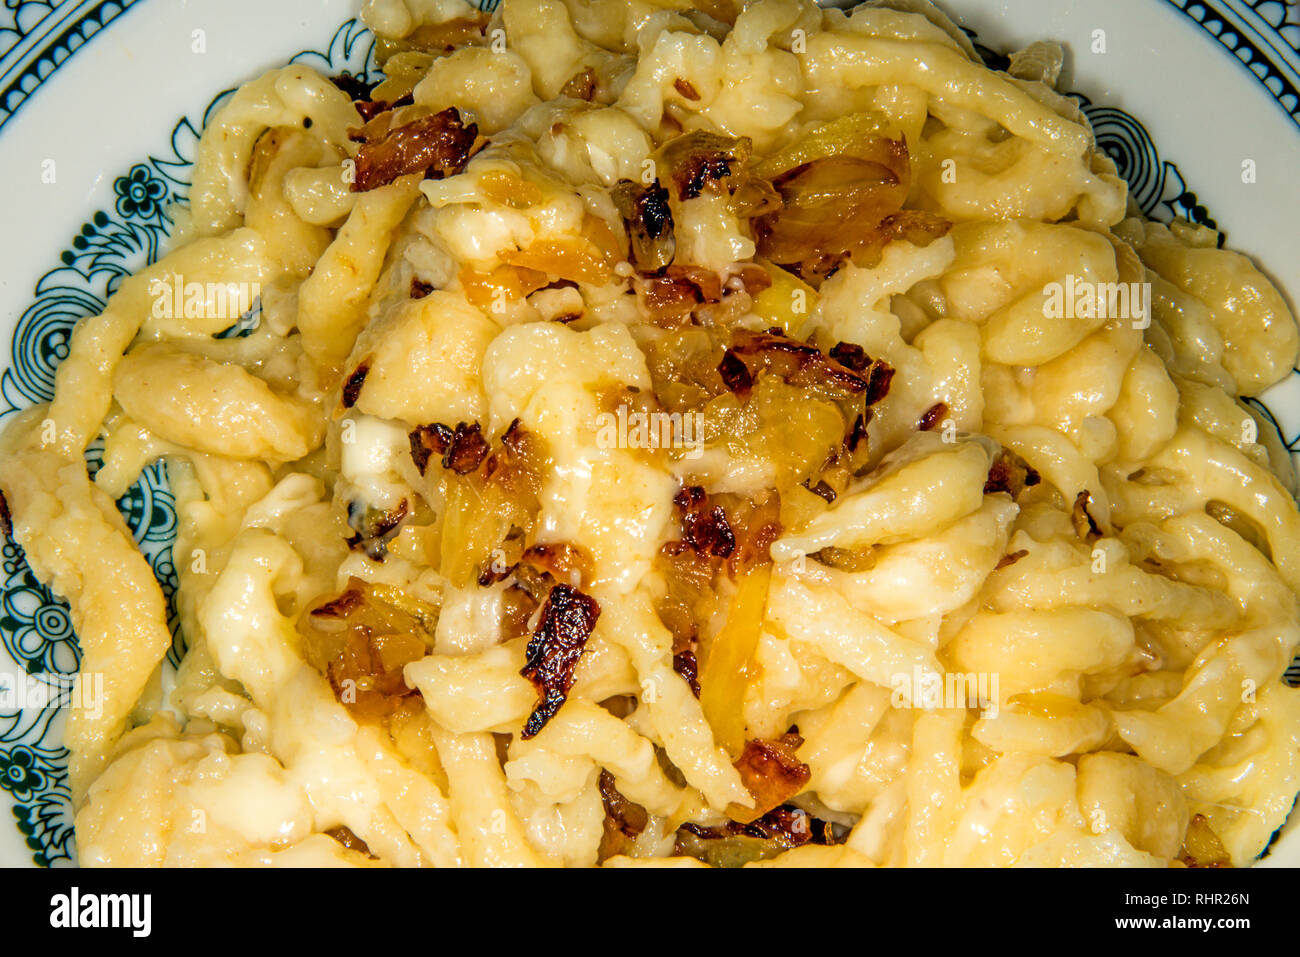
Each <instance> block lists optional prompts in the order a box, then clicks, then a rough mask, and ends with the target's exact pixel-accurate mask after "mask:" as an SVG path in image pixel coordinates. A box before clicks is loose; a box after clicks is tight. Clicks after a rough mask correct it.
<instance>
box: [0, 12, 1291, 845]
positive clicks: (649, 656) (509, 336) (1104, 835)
mask: <svg viewBox="0 0 1300 957" xmlns="http://www.w3.org/2000/svg"><path fill="white" fill-rule="evenodd" d="M365 15H366V17H367V20H368V22H369V23H370V25H371V26H372V28H373V29H374V31H375V33H376V34H377V38H378V39H377V52H378V56H379V60H380V64H381V66H382V68H383V74H384V76H383V79H382V81H381V82H378V83H377V84H372V83H371V82H368V81H367V80H366V79H365V78H357V77H351V76H340V77H326V76H322V75H319V74H317V73H315V72H313V71H312V70H311V69H310V68H308V67H307V66H304V65H301V64H295V65H292V66H289V67H286V68H284V69H280V70H276V71H272V72H271V73H269V74H267V75H265V76H263V77H262V78H260V79H257V80H255V81H253V82H251V83H249V84H248V85H246V86H244V87H243V88H241V89H240V90H238V91H237V92H235V93H234V94H233V95H232V96H231V97H230V98H229V99H228V100H227V101H226V102H225V104H224V105H223V106H222V107H221V109H219V110H218V111H217V112H216V113H215V114H214V115H213V116H212V118H211V121H210V123H209V125H208V127H207V129H206V130H205V131H204V134H203V138H202V141H201V144H200V147H199V152H198V160H197V164H196V167H195V172H194V183H193V188H192V191H191V193H190V201H189V206H188V208H187V209H186V210H183V211H178V234H177V236H176V237H175V241H174V244H173V249H172V251H171V252H170V253H169V254H168V255H167V256H165V257H164V258H163V259H161V260H160V261H159V262H158V263H156V264H154V265H152V266H150V267H149V268H148V269H146V270H145V271H144V272H142V273H141V274H139V275H137V276H134V277H130V278H128V279H126V280H124V281H123V283H122V284H121V287H120V289H119V291H118V292H117V294H116V295H115V296H114V297H113V299H112V300H111V301H110V302H109V303H108V305H107V307H106V309H105V311H104V312H103V314H102V315H99V316H96V317H93V318H91V319H88V320H86V321H84V322H83V323H81V324H80V325H79V326H78V327H77V329H76V331H75V333H74V334H73V336H72V342H71V348H70V354H69V356H68V358H67V359H66V360H65V362H64V363H63V365H62V366H61V367H60V369H59V373H58V383H57V394H56V398H55V400H54V402H53V403H52V404H51V405H49V406H47V407H41V408H38V409H34V410H32V411H31V412H30V413H27V414H25V415H24V416H23V417H21V419H20V420H19V421H17V422H15V424H14V425H13V426H12V427H11V428H9V429H8V430H7V432H6V433H5V435H4V437H3V456H0V490H2V491H3V500H0V501H3V503H4V505H5V509H6V513H5V514H6V515H11V520H12V526H13V533H14V535H15V537H16V539H17V541H18V542H19V543H20V544H21V545H22V547H23V548H24V549H25V551H26V555H27V558H28V560H29V561H30V563H31V565H32V567H33V569H34V570H35V571H36V573H37V574H38V575H39V576H40V577H41V579H42V580H43V581H45V582H47V583H49V584H50V586H51V587H52V588H54V589H55V590H56V591H57V592H58V593H59V594H61V595H64V596H66V598H67V599H68V600H69V602H70V603H71V607H72V614H73V618H74V623H75V626H76V629H77V632H78V635H79V636H80V639H81V642H82V647H83V652H84V657H83V675H90V676H97V675H102V676H103V689H104V693H103V700H102V702H101V703H102V707H101V708H99V709H96V710H94V711H91V710H89V709H80V710H74V711H73V712H72V713H71V715H70V719H69V722H68V727H67V733H66V742H67V746H68V748H69V749H70V751H71V755H72V757H71V766H70V771H71V783H72V787H73V791H74V798H75V801H76V803H77V806H78V808H79V810H78V814H77V821H76V825H77V844H78V850H79V855H80V860H81V862H82V863H83V864H86V865H105V866H121V865H202V864H232V865H304V864H311V865H342V866H420V865H433V866H457V865H470V866H497V865H568V866H591V865H598V864H604V865H609V866H631V865H639V864H656V863H658V864H675V865H686V866H698V865H713V866H724V867H733V866H745V865H762V866H780V865H791V866H831V865H843V866H871V865H878V866H906V865H923V866H924V865H944V866H984V865H1039V866H1042V865H1124V866H1167V865H1171V864H1173V865H1186V866H1228V865H1234V866H1241V865H1246V864H1249V863H1250V862H1251V861H1252V860H1254V859H1255V858H1256V857H1257V856H1258V855H1259V854H1260V853H1261V852H1262V851H1263V850H1264V848H1265V847H1266V845H1267V844H1268V842H1269V840H1270V838H1271V836H1272V835H1273V833H1274V832H1275V831H1276V830H1277V829H1278V828H1279V827H1280V826H1281V825H1282V824H1283V822H1284V821H1285V819H1286V817H1287V815H1288V813H1289V812H1290V810H1291V806H1292V804H1293V802H1294V799H1295V796H1296V793H1297V791H1298V790H1300V691H1297V690H1294V689H1292V688H1290V687H1288V686H1287V685H1286V684H1285V683H1284V682H1283V680H1282V676H1283V672H1284V670H1285V669H1286V668H1287V666H1288V664H1289V663H1290V662H1291V660H1292V657H1293V655H1294V654H1295V652H1296V646H1297V643H1300V617H1298V614H1297V590H1298V589H1300V511H1298V510H1297V506H1296V501H1295V497H1294V496H1295V493H1296V477H1295V474H1294V472H1293V471H1292V465H1291V461H1290V458H1289V456H1288V454H1287V452H1286V449H1285V448H1284V447H1283V446H1282V444H1281V443H1280V441H1279V440H1278V438H1277V435H1276V433H1275V431H1274V430H1273V427H1272V425H1271V423H1270V422H1268V421H1267V420H1266V419H1265V418H1263V417H1262V416H1261V415H1260V413H1258V412H1257V410H1256V407H1254V406H1251V405H1249V404H1247V403H1246V402H1245V401H1243V397H1244V396H1254V395H1257V394H1258V393H1260V392H1261V391H1262V390H1264V389H1266V388H1267V387H1268V386H1270V385H1272V384H1273V383H1275V382H1277V381H1278V380H1279V379H1281V378H1282V377H1283V376H1284V375H1286V374H1287V373H1288V372H1289V370H1290V369H1291V368H1292V367H1293V365H1294V364H1295V362H1296V356H1297V345H1298V342H1300V337H1298V335H1297V328H1296V323H1295V320H1294V319H1293V317H1292V316H1291V314H1290V313H1289V312H1288V310H1287V306H1286V304H1285V302H1284V301H1283V298H1282V296H1281V295H1280V294H1279V292H1278V291H1277V289H1276V288H1275V287H1274V286H1273V285H1272V284H1271V283H1270V281H1269V280H1268V279H1267V278H1265V277H1264V276H1263V275H1262V274H1261V273H1260V272H1259V271H1258V270H1257V269H1256V268H1255V266H1254V265H1253V264H1252V263H1251V262H1250V260H1249V259H1247V258H1246V257H1245V256H1242V255H1240V254H1238V253H1234V252H1231V251H1228V250H1226V249H1223V248H1220V237H1218V236H1217V235H1216V234H1215V233H1213V232H1212V231H1210V230H1207V229H1206V228H1204V227H1199V226H1195V225H1192V224H1189V223H1186V222H1175V223H1172V224H1162V223H1156V222H1150V221H1147V220H1145V219H1143V218H1142V217H1141V216H1140V215H1139V214H1138V213H1137V212H1136V207H1135V206H1134V205H1133V204H1132V203H1131V202H1130V200H1129V198H1128V196H1127V191H1126V187H1125V185H1124V183H1123V182H1122V181H1121V180H1120V179H1119V178H1118V177H1117V176H1116V174H1115V169H1114V166H1113V164H1112V163H1111V162H1110V161H1109V160H1108V159H1107V157H1106V156H1105V154H1104V153H1102V152H1101V151H1100V150H1099V149H1098V148H1097V146H1096V145H1095V143H1094V140H1093V137H1092V134H1091V131H1090V129H1089V127H1088V125H1087V121H1086V119H1085V117H1084V116H1083V114H1082V113H1081V112H1080V111H1079V109H1078V106H1077V104H1076V103H1075V101H1074V100H1071V99H1069V98H1067V97H1065V96H1063V95H1061V94H1060V93H1058V92H1056V90H1055V89H1054V86H1053V84H1054V83H1055V80H1056V71H1057V70H1058V69H1059V66H1060V62H1061V61H1060V55H1059V51H1057V50H1056V49H1055V48H1054V47H1051V46H1049V45H1046V44H1036V45H1035V46H1034V47H1031V48H1030V49H1029V50H1027V51H1022V53H1020V54H1018V55H1016V56H1014V57H1012V60H1011V66H1010V67H1009V68H1008V69H1009V71H1010V72H995V71H994V70H992V69H990V68H988V67H987V66H986V65H985V64H984V63H983V62H982V61H981V60H980V59H979V57H978V55H977V54H976V51H975V50H974V48H973V47H972V45H971V43H970V41H969V40H968V39H967V37H966V35H965V34H963V33H962V32H961V31H960V30H958V29H957V28H956V27H955V26H954V25H953V24H952V22H951V21H950V20H948V19H947V18H946V17H945V16H944V15H943V14H942V13H941V12H940V11H938V10H937V9H936V8H934V7H932V6H931V5H930V4H929V3H927V2H924V0H910V2H906V3H903V2H898V3H885V2H872V3H865V4H862V5H860V6H859V7H856V8H855V9H854V10H853V11H851V12H847V13H846V12H843V11H839V10H822V9H820V8H818V7H817V6H816V5H815V4H813V3H811V2H805V0H756V2H753V3H750V4H741V3H733V2H731V0H717V2H713V3H708V4H690V5H688V4H684V3H678V2H676V0H630V2H618V3H614V2H601V3H589V2H586V0H504V2H503V3H502V4H501V6H500V8H499V9H498V10H496V12H494V13H492V14H485V13H481V12H479V11H478V10H477V8H475V7H472V6H470V5H468V4H466V3H463V2H460V0H440V2H438V3H432V2H422V0H369V2H368V3H367V4H366V7H365ZM193 284H198V285H197V286H194V285H193ZM159 287H162V288H165V289H167V290H171V289H174V288H185V289H190V288H197V289H198V290H199V291H200V295H199V296H198V298H197V300H196V301H194V302H193V305H194V308H193V309H190V308H185V309H183V310H181V311H180V313H181V314H178V313H177V312H176V311H175V310H166V309H162V310H160V309H157V308H155V305H156V303H157V292H156V290H157V289H158V288H159ZM250 288H252V289H255V290H256V295H255V297H254V298H256V300H257V302H258V308H257V309H256V310H254V311H253V312H252V313H251V315H243V314H242V313H241V312H240V310H231V309H229V308H225V309H223V308H221V306H222V304H223V303H224V304H227V305H228V304H229V302H231V301H239V299H240V297H239V296H235V295H229V296H228V295H227V292H228V291H229V290H232V289H243V290H248V289H250ZM217 292H220V293H221V297H220V301H219V302H218V301H217V297H216V293H217ZM232 311H233V312H234V313H235V314H233V315H232V314H231V312H232ZM101 438H102V440H103V465H102V467H101V468H99V469H98V471H97V472H96V473H95V475H94V476H93V478H92V476H91V475H89V474H88V472H87V470H86V467H85V461H84V452H85V449H86V447H87V445H88V444H89V443H91V442H92V441H94V440H96V439H101ZM158 459H163V460H165V461H166V463H167V472H168V477H169V481H170V484H171V487H172V490H173V492H174V494H175V497H176V502H177V514H178V519H179V528H178V535H177V541H176V545H175V551H174V554H175V558H176V561H175V564H176V567H177V569H178V570H179V574H180V590H179V593H178V595H177V598H176V603H177V610H178V612H179V617H180V621H181V627H182V631H183V634H184V637H185V641H186V645H187V648H188V651H187V652H186V654H185V657H184V659H183V660H182V662H181V664H180V667H179V669H178V670H175V671H174V672H173V670H172V669H170V668H168V667H167V666H166V663H165V660H164V656H165V654H166V652H167V650H168V648H169V647H170V644H171V635H170V634H169V632H168V628H167V623H166V603H165V600H164V596H163V593H162V591H161V588H160V586H159V585H158V583H157V582H156V581H155V580H154V579H153V577H152V576H151V574H150V570H149V567H148V565H147V563H146V562H144V560H143V559H142V558H141V557H140V555H139V553H138V551H137V549H136V547H135V543H134V542H133V541H132V539H131V536H130V534H129V532H128V530H127V529H126V527H125V525H124V524H123V523H122V521H121V519H120V517H119V516H118V514H117V512H116V510H115V508H114V504H113V502H114V499H116V498H118V497H120V496H121V495H122V494H123V493H124V492H125V491H126V490H127V489H128V488H129V487H130V486H131V485H132V484H133V483H134V481H135V480H136V479H137V478H138V476H139V474H140V471H141V470H142V469H143V468H144V467H146V466H147V465H148V464H150V463H152V462H154V461H156V460H158Z"/></svg>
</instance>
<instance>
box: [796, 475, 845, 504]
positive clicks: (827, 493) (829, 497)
mask: <svg viewBox="0 0 1300 957" xmlns="http://www.w3.org/2000/svg"><path fill="white" fill-rule="evenodd" d="M803 487H804V488H806V489H807V490H808V491H810V492H812V493H813V494H814V495H816V496H817V497H818V498H820V499H823V500H825V501H826V502H827V503H828V504H829V503H831V502H834V501H835V500H836V499H837V498H839V496H838V495H836V494H835V489H833V488H831V487H830V486H829V485H827V484H826V483H825V482H824V481H822V480H821V479H818V480H817V484H816V485H813V484H812V479H809V480H808V481H806V482H804V483H803Z"/></svg>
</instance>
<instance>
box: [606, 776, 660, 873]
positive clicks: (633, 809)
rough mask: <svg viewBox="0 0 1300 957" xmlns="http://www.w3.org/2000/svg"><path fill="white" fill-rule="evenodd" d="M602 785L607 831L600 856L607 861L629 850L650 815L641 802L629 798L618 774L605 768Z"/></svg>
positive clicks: (643, 828) (648, 820)
mask: <svg viewBox="0 0 1300 957" xmlns="http://www.w3.org/2000/svg"><path fill="white" fill-rule="evenodd" d="M599 786H600V801H601V803H602V804H603V805H604V806H605V823H604V828H605V831H604V834H603V836H602V837H601V839H600V851H599V853H598V854H597V855H596V858H597V860H600V861H604V860H608V859H609V858H611V857H614V856H616V855H618V854H624V853H626V852H627V849H628V846H629V845H630V844H631V843H632V841H634V840H636V838H637V837H638V836H639V835H640V834H641V832H642V831H644V830H645V829H646V825H647V824H649V823H650V815H649V814H648V813H647V812H646V809H645V808H643V807H642V806H641V805H640V804H635V803H633V802H632V801H629V800H628V799H627V798H625V797H624V796H623V795H622V794H621V793H620V792H619V790H618V787H617V786H616V785H615V782H614V775H612V774H610V773H609V772H608V771H606V770H604V769H602V770H601V772H600V778H599Z"/></svg>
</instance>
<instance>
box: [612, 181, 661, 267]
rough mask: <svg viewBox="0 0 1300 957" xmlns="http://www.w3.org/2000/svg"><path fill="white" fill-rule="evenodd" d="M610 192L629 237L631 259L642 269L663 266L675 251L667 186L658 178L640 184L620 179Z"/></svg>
mask: <svg viewBox="0 0 1300 957" xmlns="http://www.w3.org/2000/svg"><path fill="white" fill-rule="evenodd" d="M610 195H611V197H612V198H613V200H614V205H615V207H616V208H617V209H618V213H619V215H620V216H621V217H622V218H623V224H624V226H626V228H627V234H628V238H629V239H630V240H631V247H632V262H633V263H634V264H635V265H636V267H637V268H638V269H641V270H642V271H644V272H656V271H658V270H660V269H665V268H666V267H667V266H668V265H669V264H671V263H672V261H673V257H674V256H675V255H676V254H677V240H676V238H675V237H674V235H673V211H672V208H671V207H670V206H669V205H668V190H666V189H664V188H663V187H662V186H660V185H659V180H655V181H654V182H653V183H651V184H650V185H649V186H642V185H641V184H639V183H634V182H633V181H632V180H630V179H624V180H619V182H618V183H617V184H616V185H615V186H614V189H613V190H612V191H611V193H610Z"/></svg>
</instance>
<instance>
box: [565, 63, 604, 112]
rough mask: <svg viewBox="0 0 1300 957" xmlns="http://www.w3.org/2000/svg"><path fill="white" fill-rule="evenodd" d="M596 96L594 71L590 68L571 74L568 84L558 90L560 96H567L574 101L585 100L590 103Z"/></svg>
mask: <svg viewBox="0 0 1300 957" xmlns="http://www.w3.org/2000/svg"><path fill="white" fill-rule="evenodd" d="M595 95H596V71H595V70H593V69H592V68H591V67H585V68H584V69H581V70H579V71H578V72H577V73H575V74H573V76H571V77H570V78H569V82H567V83H565V84H564V86H562V87H561V88H560V96H567V97H570V98H571V99H574V100H586V101H587V102H588V103H590V102H591V100H592V98H593V97H595Z"/></svg>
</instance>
